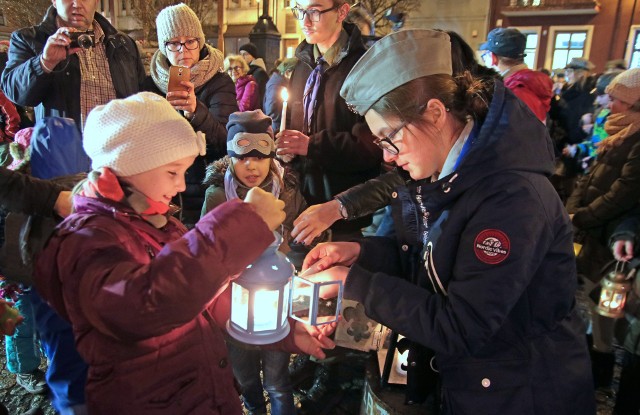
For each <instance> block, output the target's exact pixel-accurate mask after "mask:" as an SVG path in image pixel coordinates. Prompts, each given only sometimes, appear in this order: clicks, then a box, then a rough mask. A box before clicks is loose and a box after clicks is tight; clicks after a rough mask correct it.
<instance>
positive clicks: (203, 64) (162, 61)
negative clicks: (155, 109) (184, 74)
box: [150, 45, 224, 94]
mask: <svg viewBox="0 0 640 415" xmlns="http://www.w3.org/2000/svg"><path fill="white" fill-rule="evenodd" d="M205 48H207V51H208V52H209V54H208V56H206V57H205V58H204V59H202V60H199V61H198V62H196V64H195V65H193V66H192V67H191V82H193V85H194V88H195V90H196V91H197V90H198V89H200V88H201V87H202V86H203V85H204V84H206V83H207V82H208V81H209V80H210V79H211V78H213V76H214V75H215V74H217V73H218V72H222V64H223V61H224V57H223V55H222V52H220V51H219V50H218V49H216V48H214V47H213V46H210V45H205ZM169 68H171V63H170V62H169V59H167V57H166V56H164V55H163V54H162V53H161V52H160V50H159V49H158V50H157V51H156V53H154V55H153V57H152V58H151V68H150V72H151V79H153V82H154V83H155V84H156V86H157V87H158V89H160V91H162V92H163V93H165V94H166V93H167V85H168V83H169Z"/></svg>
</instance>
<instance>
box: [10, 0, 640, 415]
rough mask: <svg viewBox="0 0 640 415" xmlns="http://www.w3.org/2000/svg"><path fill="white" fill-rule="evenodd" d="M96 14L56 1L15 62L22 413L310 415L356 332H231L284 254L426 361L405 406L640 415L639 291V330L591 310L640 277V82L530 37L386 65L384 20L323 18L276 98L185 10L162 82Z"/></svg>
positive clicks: (631, 300) (14, 291) (424, 52)
mask: <svg viewBox="0 0 640 415" xmlns="http://www.w3.org/2000/svg"><path fill="white" fill-rule="evenodd" d="M96 7H97V1H96V0H83V1H70V0H54V1H53V2H52V5H51V7H49V9H48V11H47V13H46V15H45V16H44V18H43V21H42V22H41V23H40V24H39V25H36V26H33V27H27V28H22V29H19V30H17V31H15V32H14V33H13V34H12V36H11V42H10V44H9V45H8V52H7V54H6V57H3V59H2V64H3V68H2V69H3V70H2V76H1V78H0V89H1V92H0V107H1V108H2V114H1V115H2V128H1V129H0V165H1V167H0V205H1V206H2V208H3V210H4V211H5V213H4V214H3V215H2V218H3V221H2V222H0V224H2V227H3V228H4V230H3V232H2V233H0V235H1V236H2V238H3V239H6V240H4V244H3V247H2V250H1V251H0V275H1V276H2V281H1V285H0V288H1V289H2V297H3V298H2V299H1V300H0V328H1V330H2V333H3V334H4V335H5V336H6V353H7V367H8V369H9V371H11V372H12V373H15V375H16V381H17V383H18V384H19V385H20V386H21V387H23V388H25V389H26V390H27V391H29V392H30V393H36V394H37V393H44V392H48V393H49V394H50V396H51V399H52V403H53V405H54V407H55V409H56V411H58V412H59V413H61V414H63V415H66V414H80V415H82V414H91V415H93V414H116V413H117V414H136V415H138V414H172V415H174V414H225V415H226V414H240V413H242V408H243V407H244V408H245V410H246V411H247V412H248V413H250V414H266V413H267V402H268V403H269V407H270V413H272V414H274V415H277V414H282V415H288V414H295V413H298V411H299V410H300V408H296V406H295V405H294V399H293V385H292V383H291V379H290V375H289V363H290V361H291V355H292V353H293V354H297V355H299V356H304V355H310V356H314V357H315V358H316V359H317V360H320V361H322V360H323V359H324V358H326V356H327V354H332V355H333V356H336V355H339V354H340V353H343V351H341V350H340V348H337V350H331V349H334V348H335V343H334V342H333V340H332V339H331V337H330V335H331V333H332V332H333V330H334V329H335V327H336V325H335V324H327V325H322V326H319V327H314V326H308V325H305V324H302V323H301V322H299V321H294V320H291V325H292V328H291V331H290V333H289V334H288V335H287V337H285V338H284V339H283V340H281V341H279V342H277V343H274V344H270V345H266V346H259V347H258V346H255V345H247V344H244V343H242V342H240V341H237V340H234V339H232V338H230V337H229V336H227V335H226V332H225V331H226V322H227V320H228V319H229V315H230V311H231V309H230V307H231V306H230V297H231V293H230V282H231V281H232V280H234V279H235V278H236V277H237V276H238V275H239V274H240V273H241V272H242V270H243V269H245V268H246V267H247V266H249V265H250V264H252V263H253V262H254V261H256V260H257V259H258V257H259V256H260V255H261V253H262V252H263V251H265V249H266V248H267V247H268V246H270V245H271V244H272V243H273V242H274V240H278V237H277V236H275V235H274V232H275V231H277V232H280V233H282V236H283V243H282V244H281V245H280V247H279V249H280V251H281V252H282V253H283V254H286V255H288V256H289V258H290V260H291V262H292V263H293V264H294V265H295V267H296V268H297V269H298V270H299V271H305V270H307V269H309V268H312V269H313V270H314V273H313V274H311V275H310V276H309V277H308V278H309V279H310V280H311V281H314V282H327V281H340V282H342V284H343V286H344V297H345V298H346V299H350V300H355V301H358V302H359V303H361V304H362V306H363V307H364V311H365V313H366V315H367V316H369V317H371V318H373V319H375V320H376V321H378V322H380V323H382V324H383V325H385V326H387V327H389V328H391V329H392V330H393V331H394V332H396V333H398V334H401V335H402V336H404V337H406V338H407V339H408V343H407V344H408V346H407V348H408V350H409V357H408V364H407V367H408V372H411V374H412V375H411V376H409V377H408V379H409V384H408V385H407V392H406V401H407V402H410V403H412V404H421V403H423V402H425V401H426V400H428V399H429V398H431V399H433V400H434V402H436V407H435V408H434V411H436V412H437V413H442V414H478V413H480V414H485V413H486V414H489V413H505V414H516V413H517V414H550V413H553V414H580V415H583V414H595V411H596V397H597V396H598V394H608V395H613V394H616V393H617V396H616V407H615V410H614V411H615V413H616V414H635V415H637V414H638V413H639V411H640V398H639V397H638V396H640V395H638V394H637V393H636V392H637V390H638V388H639V387H640V363H638V362H639V361H640V360H639V359H640V347H639V346H638V344H639V343H640V325H639V324H638V323H637V321H638V320H637V318H640V311H639V310H640V308H639V306H640V283H639V282H636V283H634V284H633V288H632V289H631V291H630V293H629V295H628V300H627V306H626V318H624V319H613V318H611V317H606V316H603V315H600V314H598V313H597V312H595V311H593V310H595V308H596V306H597V303H598V298H599V287H600V285H599V283H600V280H601V279H602V278H603V276H604V274H605V273H606V272H608V271H609V270H610V269H611V267H612V266H613V265H615V266H619V264H623V265H624V264H627V265H628V264H634V265H635V264H636V263H635V262H634V261H633V260H634V259H635V258H636V257H637V256H640V255H638V251H639V250H640V248H639V247H640V241H638V239H640V199H639V198H638V196H637V195H638V194H640V170H639V171H636V169H640V166H639V165H638V162H637V161H636V157H635V155H636V153H637V152H639V151H640V115H639V114H640V69H638V68H632V69H627V67H626V64H625V63H624V62H620V61H615V62H612V63H611V65H610V67H609V68H606V69H605V71H604V72H603V73H599V74H596V73H594V69H595V68H594V65H593V64H592V63H591V62H589V61H588V59H586V58H585V57H581V58H573V59H571V60H570V61H569V62H568V63H567V65H566V67H565V68H563V71H562V73H555V74H553V78H552V75H550V74H548V73H544V72H543V71H538V70H534V69H531V68H528V67H527V65H526V64H525V63H524V57H525V48H526V37H525V36H524V35H523V34H522V33H520V32H519V31H518V30H517V29H513V28H497V29H494V30H492V31H491V32H489V34H488V36H487V40H486V42H484V43H483V44H482V45H481V46H480V48H479V49H480V50H479V51H474V50H473V49H472V48H471V47H470V46H469V45H468V44H467V43H466V42H465V40H464V39H463V38H462V37H461V36H460V35H458V34H457V33H455V32H445V31H442V30H435V29H433V30H432V29H405V30H400V31H397V32H393V33H391V34H389V35H387V36H384V37H382V38H380V39H378V38H376V37H375V36H373V35H374V33H372V31H371V30H370V29H371V28H373V27H374V26H373V25H372V24H371V22H370V21H367V19H370V13H369V14H367V13H365V11H366V10H364V9H363V6H362V5H360V4H359V5H358V6H357V7H354V9H352V8H351V6H350V5H349V4H348V3H347V1H346V0H313V1H311V0H297V1H296V2H295V5H293V7H292V13H293V16H294V18H295V19H297V20H298V21H299V25H300V28H301V30H302V33H303V35H304V40H303V41H302V42H301V43H300V44H299V45H298V47H297V49H296V52H295V57H293V58H288V59H282V60H279V61H277V62H275V64H274V65H273V69H272V70H271V71H268V68H267V64H266V63H265V62H264V59H263V58H262V57H261V56H263V55H262V53H261V52H263V51H260V50H259V48H258V47H257V46H256V45H255V44H253V43H247V44H245V45H242V46H240V48H239V50H238V51H237V54H236V53H233V54H228V55H227V56H224V55H223V53H222V52H221V51H220V50H218V49H217V48H215V47H214V46H212V45H209V44H208V43H207V42H206V39H205V34H204V31H203V28H202V24H201V22H200V19H199V18H198V16H197V15H196V13H195V12H194V11H193V10H192V9H191V8H190V7H189V6H188V5H186V4H177V5H171V6H168V7H166V8H164V9H163V10H162V11H160V13H159V14H158V16H157V18H156V30H157V38H158V50H157V51H156V52H155V54H154V55H153V56H152V58H151V60H150V70H149V75H146V73H145V70H144V68H143V65H142V60H141V57H140V54H139V51H138V49H137V47H136V44H135V42H134V41H133V40H132V39H131V38H130V37H129V36H127V35H126V34H124V33H122V32H120V31H118V30H117V29H116V28H114V27H113V26H112V25H111V24H110V23H109V21H108V20H107V19H105V18H104V17H103V16H102V15H100V14H99V13H97V12H96ZM352 10H356V11H358V13H357V14H356V13H353V11H352ZM363 16H364V17H363ZM363 18H364V19H365V21H364V22H362V21H361V19H363ZM359 19H360V20H359ZM87 30H90V31H92V37H91V44H90V45H89V46H87V45H85V44H79V43H78V42H77V41H76V36H75V35H74V34H77V33H76V32H79V31H80V32H84V31H87ZM361 30H364V31H365V32H366V33H365V32H361ZM234 52H235V51H234ZM400 63H401V65H402V68H403V70H402V71H396V70H394V68H397V66H398V65H399V64H400ZM269 66H271V65H269ZM175 67H184V68H188V69H189V70H188V71H187V72H186V73H188V74H189V78H188V79H183V80H182V81H180V82H179V87H178V88H177V89H176V88H172V86H171V73H172V68H175ZM560 75H562V76H560ZM562 78H564V79H566V82H561V79H562ZM283 88H287V90H288V93H289V99H288V106H286V107H284V112H283V100H282V98H281V96H280V94H281V91H282V89H283ZM29 108H34V111H35V113H34V117H33V120H31V121H30V120H29V117H28V116H27V115H26V114H27V111H28V109H29ZM376 212H377V213H379V214H380V216H382V220H381V221H380V222H379V223H376V224H375V225H374V226H373V227H374V230H375V234H376V235H375V236H373V237H365V236H363V229H364V228H367V227H371V225H372V223H373V222H372V218H373V214H374V213H376ZM5 220H6V223H5ZM575 247H578V248H579V249H577V250H576V249H575ZM10 249H13V251H10ZM639 262H640V261H639ZM628 266H631V265H628ZM639 281H640V280H639ZM579 286H580V289H581V290H583V291H584V292H586V293H588V294H589V295H588V296H587V297H588V298H589V301H591V302H590V303H589V304H588V305H587V306H588V308H589V310H591V311H592V312H591V313H588V314H587V315H584V314H581V313H580V312H579V309H578V307H577V304H576V298H577V297H576V293H577V291H578V287H579ZM335 287H337V285H325V286H323V288H322V290H321V294H322V296H323V297H326V298H331V297H334V296H335V295H337V292H336V290H335ZM620 333H622V335H621V336H618V337H619V338H618V339H616V336H615V334H620ZM616 341H617V342H619V344H621V345H622V346H623V347H624V350H625V355H624V361H623V362H622V366H623V369H622V376H621V380H620V385H619V390H618V391H613V390H612V377H613V368H614V365H615V356H614V353H613V352H614V345H615V343H616ZM40 350H42V351H43V352H44V354H45V355H46V358H47V362H48V365H47V370H46V373H42V372H40V371H39V369H38V366H39V363H40V358H41V356H40ZM323 364H324V363H323ZM427 379H428V380H427ZM329 381H330V379H329ZM265 394H266V395H267V396H268V399H265Z"/></svg>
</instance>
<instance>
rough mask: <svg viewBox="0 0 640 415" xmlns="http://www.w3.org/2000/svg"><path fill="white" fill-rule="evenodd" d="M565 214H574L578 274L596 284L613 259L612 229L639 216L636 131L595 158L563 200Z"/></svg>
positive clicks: (639, 167) (639, 145) (639, 146)
mask: <svg viewBox="0 0 640 415" xmlns="http://www.w3.org/2000/svg"><path fill="white" fill-rule="evenodd" d="M567 211H568V212H569V213H572V214H574V216H573V221H572V222H573V225H574V226H575V227H576V230H577V231H576V242H578V243H581V244H582V251H581V252H580V254H579V255H578V258H577V263H578V273H580V274H583V275H585V276H586V277H587V278H589V279H590V280H592V281H594V282H596V281H598V280H599V279H600V278H601V277H602V275H601V269H602V267H603V266H604V265H605V264H606V263H607V262H609V261H611V260H613V255H612V254H611V251H610V250H609V246H608V243H609V238H610V236H611V234H612V233H613V231H614V229H615V228H616V226H618V224H619V223H620V221H621V220H622V219H623V218H624V217H626V216H628V215H633V214H636V213H640V131H639V132H636V133H635V134H632V135H631V136H629V137H627V138H625V139H624V140H622V142H621V144H620V145H619V146H617V147H613V148H611V149H609V150H607V151H605V152H602V153H601V154H599V155H598V158H597V161H596V163H595V164H594V165H593V167H592V168H591V173H590V174H589V175H587V176H583V177H582V178H581V179H580V181H579V182H578V185H577V186H576V189H575V190H574V191H573V193H572V194H571V196H570V197H569V199H568V200H567Z"/></svg>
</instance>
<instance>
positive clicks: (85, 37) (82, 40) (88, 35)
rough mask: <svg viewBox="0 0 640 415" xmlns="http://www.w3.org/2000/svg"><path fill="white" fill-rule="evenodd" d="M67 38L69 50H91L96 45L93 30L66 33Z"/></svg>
mask: <svg viewBox="0 0 640 415" xmlns="http://www.w3.org/2000/svg"><path fill="white" fill-rule="evenodd" d="M67 36H69V39H71V43H69V48H77V47H80V48H82V49H89V48H92V47H93V46H94V45H95V43H96V35H95V33H94V32H93V30H85V31H83V32H67Z"/></svg>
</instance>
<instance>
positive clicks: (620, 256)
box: [611, 241, 633, 261]
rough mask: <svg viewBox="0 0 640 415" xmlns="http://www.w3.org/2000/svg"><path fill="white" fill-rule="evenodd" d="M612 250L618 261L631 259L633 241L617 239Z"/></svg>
mask: <svg viewBox="0 0 640 415" xmlns="http://www.w3.org/2000/svg"><path fill="white" fill-rule="evenodd" d="M611 251H612V252H613V257H614V258H615V259H616V261H630V260H631V259H632V258H633V241H615V242H614V243H613V249H612V250H611Z"/></svg>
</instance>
